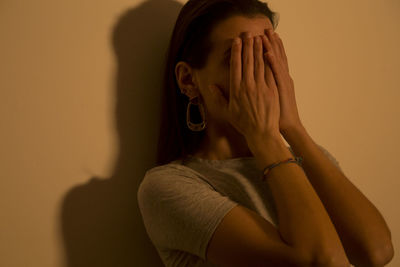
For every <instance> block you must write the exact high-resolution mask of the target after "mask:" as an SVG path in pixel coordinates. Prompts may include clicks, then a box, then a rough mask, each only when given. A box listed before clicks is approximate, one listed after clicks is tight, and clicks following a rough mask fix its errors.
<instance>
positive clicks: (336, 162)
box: [289, 144, 343, 173]
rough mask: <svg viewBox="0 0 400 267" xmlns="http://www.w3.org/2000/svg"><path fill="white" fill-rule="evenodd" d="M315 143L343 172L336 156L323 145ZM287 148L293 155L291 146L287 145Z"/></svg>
mask: <svg viewBox="0 0 400 267" xmlns="http://www.w3.org/2000/svg"><path fill="white" fill-rule="evenodd" d="M317 145H318V147H319V148H320V149H321V150H322V152H323V153H324V154H325V155H326V156H327V157H328V158H329V159H330V161H331V162H332V163H333V164H335V166H336V167H337V168H338V169H339V170H340V171H341V172H342V173H343V170H342V168H341V167H340V165H339V162H338V161H337V160H336V158H335V157H334V156H333V155H332V154H331V153H330V152H329V151H328V150H327V149H326V148H324V147H323V146H321V145H320V144H317ZM289 150H290V152H292V154H293V155H295V154H294V152H293V150H292V148H291V147H289ZM295 156H296V155H295Z"/></svg>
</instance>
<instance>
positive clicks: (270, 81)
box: [261, 35, 276, 88]
mask: <svg viewBox="0 0 400 267" xmlns="http://www.w3.org/2000/svg"><path fill="white" fill-rule="evenodd" d="M261 40H262V42H263V44H264V47H265V48H266V52H265V53H264V64H265V67H264V69H265V81H266V83H267V85H268V87H269V88H273V87H274V86H275V87H276V82H275V77H274V74H273V72H272V66H271V64H270V62H269V59H268V57H269V56H268V55H269V54H271V52H270V51H271V50H272V47H271V44H270V43H269V41H268V39H267V36H265V35H262V36H261Z"/></svg>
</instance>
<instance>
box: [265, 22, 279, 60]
mask: <svg viewBox="0 0 400 267" xmlns="http://www.w3.org/2000/svg"><path fill="white" fill-rule="evenodd" d="M264 32H265V33H266V35H267V37H268V40H269V42H270V44H271V47H272V50H270V51H273V52H274V55H276V56H277V57H279V56H281V51H280V48H279V44H278V43H277V40H276V34H275V33H274V32H273V30H272V29H267V30H265V31H264Z"/></svg>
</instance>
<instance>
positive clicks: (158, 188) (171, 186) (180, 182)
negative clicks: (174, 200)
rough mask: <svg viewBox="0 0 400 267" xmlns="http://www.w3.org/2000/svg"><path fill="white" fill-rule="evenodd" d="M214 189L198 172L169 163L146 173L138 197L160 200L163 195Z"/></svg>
mask: <svg viewBox="0 0 400 267" xmlns="http://www.w3.org/2000/svg"><path fill="white" fill-rule="evenodd" d="M210 189H213V188H212V186H211V185H210V184H208V183H207V182H206V180H205V179H204V177H203V176H202V175H201V174H200V173H198V172H197V171H195V170H193V169H191V168H189V167H187V166H185V165H181V164H177V163H168V164H165V165H160V166H156V167H153V168H151V169H149V170H147V171H146V173H145V175H144V177H143V180H142V181H141V182H140V184H139V187H138V191H137V197H138V199H139V201H140V199H143V198H154V197H158V198H160V196H161V195H164V196H170V195H171V194H173V195H177V194H184V193H185V194H187V193H188V192H191V191H204V190H210Z"/></svg>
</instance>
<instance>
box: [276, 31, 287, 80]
mask: <svg viewBox="0 0 400 267" xmlns="http://www.w3.org/2000/svg"><path fill="white" fill-rule="evenodd" d="M277 40H278V44H279V49H280V51H281V57H282V59H283V62H284V64H283V65H284V67H285V68H286V70H287V72H289V63H288V60H287V56H286V52H285V47H284V46H283V41H282V39H281V38H280V37H279V35H277Z"/></svg>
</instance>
